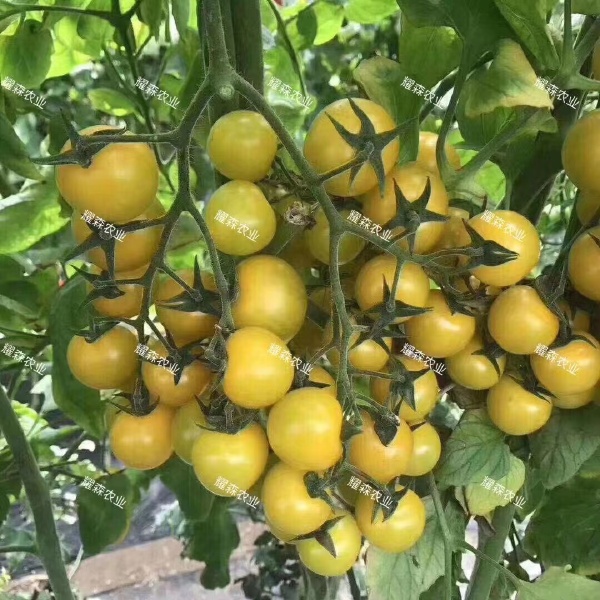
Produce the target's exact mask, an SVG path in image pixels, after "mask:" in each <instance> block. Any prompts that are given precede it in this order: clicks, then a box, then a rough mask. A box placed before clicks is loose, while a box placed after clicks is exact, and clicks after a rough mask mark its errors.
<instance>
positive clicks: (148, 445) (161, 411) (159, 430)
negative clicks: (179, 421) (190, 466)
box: [110, 405, 174, 471]
mask: <svg viewBox="0 0 600 600" xmlns="http://www.w3.org/2000/svg"><path fill="white" fill-rule="evenodd" d="M173 416H174V413H173V410H171V409H170V408H168V407H166V406H162V405H158V406H156V407H155V408H154V409H153V411H152V412H151V413H150V414H148V415H145V416H143V417H136V416H134V415H130V414H128V413H125V412H121V413H119V414H118V415H117V416H116V418H115V420H114V423H113V425H112V427H111V430H110V447H111V450H112V452H113V454H114V455H115V456H116V457H117V458H118V459H119V460H120V461H121V462H122V463H123V464H124V465H125V466H126V467H128V468H130V469H138V470H140V471H146V470H148V469H156V468H157V467H160V466H161V465H162V464H164V463H165V462H167V460H169V458H170V456H171V454H172V453H173V437H172V431H171V425H172V422H173Z"/></svg>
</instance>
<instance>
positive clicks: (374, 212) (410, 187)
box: [361, 162, 448, 254]
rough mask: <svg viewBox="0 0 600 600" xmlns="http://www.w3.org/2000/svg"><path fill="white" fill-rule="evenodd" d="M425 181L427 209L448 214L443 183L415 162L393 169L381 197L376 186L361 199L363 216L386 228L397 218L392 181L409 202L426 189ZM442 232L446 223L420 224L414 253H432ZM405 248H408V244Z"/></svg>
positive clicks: (440, 213) (446, 195)
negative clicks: (428, 191) (427, 188)
mask: <svg viewBox="0 0 600 600" xmlns="http://www.w3.org/2000/svg"><path fill="white" fill-rule="evenodd" d="M428 179H429V183H430V184H431V194H430V196H429V200H428V201H427V209H428V210H430V211H431V212H434V213H437V214H439V215H447V214H448V194H447V193H446V188H445V187H444V184H443V182H442V180H441V179H440V177H439V175H437V174H436V173H433V172H430V171H427V170H426V169H425V168H424V167H423V166H422V165H419V164H418V163H416V162H413V163H408V164H406V165H402V166H401V167H398V166H396V167H394V168H393V169H392V171H391V172H390V174H389V175H388V176H387V177H386V183H385V191H384V193H383V194H381V192H380V190H379V188H378V187H377V186H376V187H375V188H373V189H372V190H369V192H367V193H366V194H365V195H364V196H362V198H361V200H362V202H363V210H362V212H363V214H364V215H365V216H366V217H368V218H369V219H371V220H372V221H373V222H374V223H377V224H379V225H381V226H382V227H383V228H384V229H385V225H386V224H387V223H388V222H389V221H391V219H392V218H393V217H394V216H395V215H396V192H395V189H394V188H395V186H394V182H395V183H396V184H397V185H398V187H399V188H400V190H401V191H402V193H403V194H404V196H405V198H406V199H407V200H408V201H409V202H414V201H415V200H417V199H418V198H419V196H421V194H422V193H423V191H424V190H425V186H426V184H427V180H428ZM444 229H445V223H444V222H443V221H433V222H429V223H423V224H422V225H420V226H419V228H418V229H417V233H416V237H415V243H414V251H415V252H416V253H417V254H425V253H427V252H429V251H430V250H432V249H433V248H434V247H435V246H436V244H437V243H438V242H439V240H440V239H441V237H442V234H443V233H444ZM394 231H395V232H396V231H401V229H398V230H397V229H395V230H394ZM403 242H404V240H403ZM404 245H405V246H407V244H404Z"/></svg>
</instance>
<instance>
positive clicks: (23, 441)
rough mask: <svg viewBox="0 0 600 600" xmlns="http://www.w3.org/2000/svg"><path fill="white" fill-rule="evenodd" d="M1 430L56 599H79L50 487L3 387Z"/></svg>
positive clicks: (0, 416)
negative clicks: (65, 558)
mask: <svg viewBox="0 0 600 600" xmlns="http://www.w3.org/2000/svg"><path fill="white" fill-rule="evenodd" d="M0 429H2V432H3V433H4V437H5V438H6V443H7V444H8V446H9V448H10V450H11V452H12V455H13V459H14V461H15V463H16V465H17V468H18V469H19V473H20V475H21V480H22V481H23V486H24V488H25V493H26V494H27V498H28V499H29V505H30V507H31V512H32V513H33V520H34V523H35V531H36V535H37V550H38V552H39V556H40V558H41V560H42V563H43V564H44V567H45V569H46V573H47V574H48V579H49V580H50V585H51V586H52V591H53V592H54V595H55V596H56V600H75V597H74V596H73V592H72V591H71V586H70V584H69V578H68V576H67V570H66V569H65V564H64V562H63V560H62V550H61V547H60V541H59V539H58V534H57V533H56V527H55V525H54V516H53V514H52V502H51V500H50V491H49V489H48V485H47V484H46V482H45V481H44V478H43V477H42V475H41V473H40V470H39V468H38V465H37V462H36V459H35V455H34V454H33V451H32V449H31V446H30V445H29V442H28V441H27V438H26V437H25V434H24V433H23V429H22V428H21V425H20V423H19V419H18V418H17V415H16V414H15V412H14V411H13V408H12V406H11V403H10V400H9V398H8V396H7V395H6V392H5V391H4V388H3V387H2V386H0Z"/></svg>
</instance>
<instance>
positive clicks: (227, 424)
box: [196, 390, 259, 435]
mask: <svg viewBox="0 0 600 600" xmlns="http://www.w3.org/2000/svg"><path fill="white" fill-rule="evenodd" d="M213 391H214V390H213ZM210 396H213V394H212V393H210V395H209V396H208V397H210ZM206 397H207V396H206V395H205V394H202V395H201V396H200V397H196V400H197V401H198V406H199V407H200V410H201V411H202V413H203V415H204V417H205V419H206V423H207V426H206V427H203V429H207V430H209V431H218V432H219V433H226V434H228V435H235V434H236V433H239V432H240V431H242V430H243V429H245V428H246V427H248V426H249V425H251V424H252V423H255V422H257V421H258V420H259V411H258V410H252V409H247V408H242V407H240V406H237V405H236V404H234V403H233V402H231V400H229V398H227V396H226V395H225V394H223V393H222V392H218V393H217V394H216V396H213V397H211V399H210V402H209V403H208V406H207V405H205V404H204V403H203V402H202V399H204V398H206Z"/></svg>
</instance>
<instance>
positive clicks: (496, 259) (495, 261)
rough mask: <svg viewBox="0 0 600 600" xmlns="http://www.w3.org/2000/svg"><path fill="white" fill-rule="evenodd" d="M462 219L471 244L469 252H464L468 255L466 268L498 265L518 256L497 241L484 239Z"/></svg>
mask: <svg viewBox="0 0 600 600" xmlns="http://www.w3.org/2000/svg"><path fill="white" fill-rule="evenodd" d="M462 221H463V224H464V226H465V229H466V230H467V233H468V234H469V236H470V238H471V244H470V246H468V248H469V249H470V252H467V253H466V254H467V255H468V256H469V263H468V264H467V268H469V269H473V268H475V267H482V266H483V267H499V266H500V265H503V264H505V263H507V262H510V261H512V260H515V259H517V258H518V257H519V254H518V253H517V252H513V251H512V250H508V249H507V248H505V247H504V246H502V245H501V244H499V243H498V242H494V241H493V240H486V239H485V238H484V237H483V236H481V235H480V234H479V233H477V231H475V229H473V227H471V225H469V223H468V222H467V221H466V220H465V219H463V220H462Z"/></svg>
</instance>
